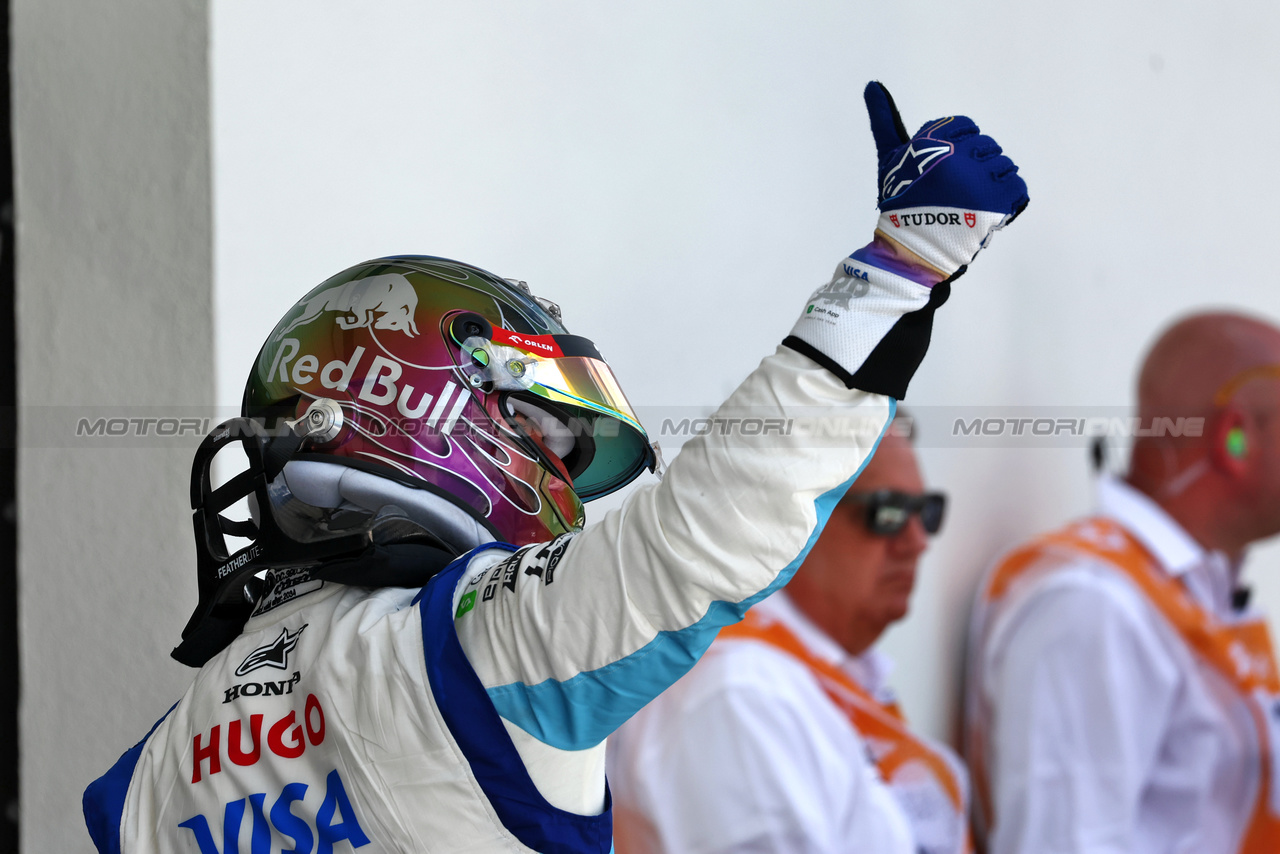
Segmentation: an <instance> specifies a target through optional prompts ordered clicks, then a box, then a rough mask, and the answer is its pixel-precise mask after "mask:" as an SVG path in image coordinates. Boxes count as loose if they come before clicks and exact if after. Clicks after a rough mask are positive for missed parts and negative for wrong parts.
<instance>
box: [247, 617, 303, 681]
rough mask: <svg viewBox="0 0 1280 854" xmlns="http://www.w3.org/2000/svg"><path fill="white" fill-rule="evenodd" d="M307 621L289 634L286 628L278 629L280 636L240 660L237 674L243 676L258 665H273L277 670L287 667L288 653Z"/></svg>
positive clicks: (294, 647) (292, 648) (292, 649)
mask: <svg viewBox="0 0 1280 854" xmlns="http://www.w3.org/2000/svg"><path fill="white" fill-rule="evenodd" d="M308 625H310V624H309V623H303V624H302V628H301V629H298V630H297V631H296V632H294V633H293V634H289V630H288V629H286V628H283V627H282V628H281V629H280V637H278V638H276V639H275V640H273V641H272V642H271V643H269V644H266V645H265V646H260V647H258V648H257V649H255V650H254V651H253V652H251V653H249V655H248V656H246V657H245V660H244V661H242V662H240V666H239V667H237V668H236V675H237V676H244V675H245V674H247V673H251V672H252V671H254V670H257V669H258V668H259V667H274V668H276V669H277V670H288V669H289V653H291V652H293V651H294V650H295V649H296V648H297V646H298V636H299V635H301V634H302V629H305V628H306V627H307V626H308Z"/></svg>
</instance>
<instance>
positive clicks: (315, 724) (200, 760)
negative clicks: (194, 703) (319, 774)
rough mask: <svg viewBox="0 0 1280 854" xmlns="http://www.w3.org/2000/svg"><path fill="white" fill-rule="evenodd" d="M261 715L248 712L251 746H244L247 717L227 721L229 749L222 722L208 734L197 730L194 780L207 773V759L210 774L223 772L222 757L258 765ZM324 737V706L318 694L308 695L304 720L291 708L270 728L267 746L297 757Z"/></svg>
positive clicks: (284, 755)
mask: <svg viewBox="0 0 1280 854" xmlns="http://www.w3.org/2000/svg"><path fill="white" fill-rule="evenodd" d="M262 717H263V716H262V715H250V716H249V749H248V750H246V749H245V747H244V729H245V726H244V723H245V722H244V721H238V720H237V721H231V722H230V723H229V724H227V743H226V749H225V750H224V749H223V744H222V724H215V725H214V727H213V729H211V730H209V732H208V734H207V736H206V735H205V734H204V733H200V734H197V735H196V737H195V738H193V739H192V740H191V758H192V762H193V764H194V767H193V768H192V769H191V782H192V783H199V782H200V780H201V779H203V777H204V767H205V764H206V763H208V766H209V776H213V775H214V774H218V773H221V771H222V758H223V757H224V756H225V757H226V758H227V759H230V760H231V762H232V764H234V765H239V766H241V767H247V766H249V765H256V764H257V762H258V760H259V759H261V758H262V748H263V739H262ZM322 741H324V709H322V708H320V701H319V700H317V699H316V695H315V694H308V695H307V702H306V705H304V706H303V709H302V720H301V721H299V720H298V712H297V711H296V710H290V712H289V713H288V714H287V715H285V716H284V717H282V718H280V719H279V720H278V721H276V722H275V723H273V724H272V725H271V726H269V727H268V728H267V738H266V748H267V750H269V751H271V753H273V754H274V755H276V756H279V757H280V758H281V759H297V758H298V757H299V756H301V755H302V754H303V752H304V751H306V749H307V745H308V744H310V745H311V746H312V747H319V746H320V743H321V742H322Z"/></svg>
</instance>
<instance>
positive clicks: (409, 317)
mask: <svg viewBox="0 0 1280 854" xmlns="http://www.w3.org/2000/svg"><path fill="white" fill-rule="evenodd" d="M417 308H418V292H417V291H415V290H414V289H413V285H412V284H410V283H409V280H408V279H406V278H405V277H404V276H403V275H401V274H399V273H387V274H385V275H381V276H369V277H368V278H365V279H356V280H355V281H352V282H347V283H346V284H343V285H335V286H334V287H332V288H328V289H326V290H323V291H321V292H320V293H318V294H316V295H315V296H313V297H311V298H310V299H309V300H307V301H306V302H305V303H303V305H302V314H301V315H299V316H298V317H296V318H294V320H293V321H292V322H291V323H290V324H289V325H288V326H286V327H285V328H284V329H282V330H280V332H279V333H278V334H277V335H276V337H275V340H277V341H279V340H280V339H281V338H283V337H284V336H285V335H287V334H289V333H290V332H292V331H293V330H295V329H297V328H298V327H299V326H305V325H307V324H309V323H312V322H314V321H316V320H318V319H319V318H320V317H321V316H323V315H326V314H329V313H331V312H336V313H337V314H338V317H337V318H335V319H334V322H335V323H336V324H337V325H338V327H339V328H340V329H361V328H373V329H389V330H392V331H395V332H403V333H404V334H405V335H408V336H409V337H410V338H413V337H415V336H416V335H417V334H418V325H417V324H416V323H415V322H414V319H413V313H414V311H416V310H417Z"/></svg>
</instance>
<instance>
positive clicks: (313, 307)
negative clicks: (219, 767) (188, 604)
mask: <svg viewBox="0 0 1280 854" xmlns="http://www.w3.org/2000/svg"><path fill="white" fill-rule="evenodd" d="M237 442H238V443H240V444H241V445H242V446H243V448H244V450H245V454H246V456H247V457H248V461H249V462H248V469H247V470H246V471H244V472H242V473H240V474H239V475H237V476H236V477H233V478H231V479H230V480H229V481H228V482H227V483H226V484H224V485H222V486H219V487H217V488H215V487H214V485H213V476H212V473H211V461H212V459H213V457H214V456H215V455H216V454H217V453H218V452H219V451H220V450H222V449H223V448H224V447H226V446H227V445H229V444H232V443H237ZM656 465H657V459H656V455H655V450H654V448H653V447H652V446H651V445H650V444H649V442H648V438H647V436H646V435H645V431H644V428H643V427H641V425H640V422H639V420H638V419H637V417H636V415H635V413H634V411H633V410H632V408H631V406H630V404H629V403H628V402H627V399H626V397H625V396H624V395H623V393H622V389H621V388H620V387H619V385H618V383H617V380H616V379H615V378H614V375H613V372H612V371H611V370H610V369H609V366H608V365H607V364H606V363H605V361H604V359H603V358H602V357H601V356H600V353H599V352H598V351H597V350H596V347H595V345H594V344H592V343H591V342H590V341H588V340H587V339H585V338H582V337H579V336H576V335H570V334H568V332H567V331H566V330H565V328H564V326H563V324H562V323H561V320H560V310H559V308H558V307H557V306H556V305H555V304H554V303H551V302H549V301H547V300H544V299H540V298H538V297H535V296H533V295H532V294H531V293H530V292H529V289H528V287H527V286H526V285H524V283H523V282H513V281H510V280H506V279H502V278H499V277H498V276H495V275H493V274H491V273H488V272H485V271H484V270H481V269H478V268H476V267H472V266H470V265H467V264H462V263H459V262H457V261H450V260H447V259H444V258H433V257H427V256H398V257H391V258H379V259H376V260H373V261H368V262H366V263H364V264H359V265H357V266H355V267H352V268H350V269H348V270H344V271H343V272H341V273H339V274H338V275H336V276H334V277H333V278H331V279H329V280H328V281H326V282H324V283H322V284H321V285H319V286H318V287H316V288H315V289H314V290H312V291H311V292H310V293H308V294H307V295H306V296H305V297H303V298H302V299H301V300H299V301H298V303H297V304H296V305H294V307H293V308H292V309H290V311H289V312H288V313H287V314H286V315H285V316H284V318H283V319H282V320H281V321H280V322H279V323H278V324H277V325H276V328H275V329H274V330H273V331H272V333H271V335H270V336H268V338H267V341H266V343H265V344H264V345H263V347H262V350H261V351H260V352H259V353H258V358H257V360H256V362H255V363H254V367H253V371H252V372H251V373H250V375H249V381H248V384H247V385H246V387H245V394H244V405H243V411H242V416H241V417H240V418H236V419H232V420H230V421H228V422H225V423H224V424H222V425H220V426H219V428H218V429H217V430H215V431H214V432H213V433H212V434H210V436H209V437H208V438H206V439H205V441H204V443H203V444H202V445H201V448H200V450H199V451H198V452H197V454H196V460H195V464H194V466H193V470H192V491H191V492H192V496H191V500H192V507H193V508H194V509H195V529H196V545H197V554H198V558H199V566H198V572H199V581H200V604H199V606H198V607H197V609H196V612H195V614H194V615H193V616H192V618H191V621H190V622H189V623H188V625H187V627H186V629H185V630H184V631H183V643H182V644H181V645H180V646H179V647H178V648H177V649H176V650H174V657H175V658H177V659H178V660H179V661H183V662H184V663H188V664H192V665H196V666H198V665H200V664H203V663H204V661H206V660H208V658H209V657H211V656H212V655H213V654H215V653H216V652H217V651H218V650H220V649H222V647H223V646H225V645H226V643H229V642H230V640H231V639H232V638H234V637H235V635H236V634H238V633H239V631H240V628H241V627H242V626H243V624H244V621H245V620H246V619H247V618H248V615H249V613H250V611H251V610H252V607H253V604H252V603H253V601H254V600H255V599H256V598H257V596H258V595H259V594H260V592H261V582H260V581H259V577H260V576H261V574H262V571H263V570H264V569H269V568H279V567H299V568H307V569H309V570H310V571H312V573H313V574H314V575H318V576H319V577H321V578H328V579H331V580H337V581H343V582H346V583H353V584H363V585H367V586H383V585H387V584H397V583H403V584H420V583H424V582H425V580H426V578H427V577H429V576H430V574H432V573H433V572H435V571H438V570H439V569H440V568H442V567H443V566H444V565H445V564H447V563H448V561H450V560H452V559H453V558H454V557H456V556H457V555H459V554H461V553H463V552H465V551H467V550H469V549H471V548H474V547H476V546H477V545H481V544H483V543H485V542H489V541H494V540H499V541H504V542H509V543H514V544H516V545H524V544H528V543H535V542H542V541H545V540H551V539H553V538H555V537H556V536H558V535H561V534H565V533H569V532H572V531H576V530H578V529H580V528H581V527H582V524H583V521H584V518H583V510H582V502H583V501H589V500H591V499H593V498H598V497H600V496H602V495H606V494H608V493H610V492H613V491H614V490H616V489H619V488H621V487H622V486H625V485H626V484H627V483H630V482H631V481H632V480H633V479H635V478H636V477H637V476H638V475H639V474H640V473H641V472H642V471H643V470H645V469H650V470H653V469H654V468H655V466H656ZM246 498H247V499H248V503H249V505H250V507H251V509H252V517H251V518H250V519H248V520H240V521H236V520H233V519H231V518H229V516H228V515H227V512H226V511H227V510H228V508H230V507H232V506H233V505H235V504H236V503H237V502H240V501H242V500H244V499H246ZM228 535H230V536H233V537H241V538H244V539H248V540H250V541H251V542H250V543H249V545H247V546H245V547H243V548H240V549H238V550H235V551H234V552H233V551H232V549H231V548H230V547H229V546H228V543H227V536H228ZM406 567H408V569H406Z"/></svg>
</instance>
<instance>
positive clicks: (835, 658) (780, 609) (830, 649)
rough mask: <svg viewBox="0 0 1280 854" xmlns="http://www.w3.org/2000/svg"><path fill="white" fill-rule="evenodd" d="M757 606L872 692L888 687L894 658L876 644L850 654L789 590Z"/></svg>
mask: <svg viewBox="0 0 1280 854" xmlns="http://www.w3.org/2000/svg"><path fill="white" fill-rule="evenodd" d="M752 609H753V610H755V611H758V612H759V613H760V614H761V615H762V616H765V617H768V618H769V619H771V620H777V621H778V622H779V623H781V624H782V625H783V626H785V627H786V628H787V629H788V630H790V631H791V633H792V634H794V635H795V636H796V637H797V638H798V639H799V640H800V642H801V643H802V644H804V645H805V648H806V649H808V650H809V652H810V653H812V654H813V655H815V656H817V657H818V658H819V659H821V660H822V661H825V662H827V663H828V664H831V665H833V666H835V667H839V668H840V669H841V670H843V671H845V672H846V673H848V674H849V675H850V676H852V677H853V679H854V680H855V681H856V682H857V683H858V684H859V685H861V686H862V687H863V688H864V689H866V690H867V691H868V692H870V693H871V694H872V695H875V696H877V697H879V696H880V695H881V694H883V693H885V692H887V691H888V681H889V674H890V673H891V672H892V671H893V660H892V659H891V658H889V656H887V655H885V654H884V653H883V652H881V651H880V650H879V649H877V648H876V647H875V646H874V645H873V646H871V647H870V648H869V649H867V650H866V651H865V652H863V653H862V654H861V655H850V654H849V653H848V652H847V651H846V650H845V648H844V647H842V646H840V644H838V643H836V642H835V640H834V639H833V638H832V637H831V636H830V635H828V634H827V633H826V632H824V631H823V630H822V629H820V628H818V626H817V625H816V624H815V623H814V622H813V621H812V620H810V619H809V618H808V617H807V616H805V614H804V612H803V611H801V610H800V608H799V607H798V606H797V605H796V603H795V602H793V601H791V598H790V597H789V596H787V593H786V591H785V590H779V591H778V592H776V593H774V594H773V595H771V596H769V597H768V598H766V599H762V600H761V601H760V602H758V603H756V604H755V605H754V606H753V608H752Z"/></svg>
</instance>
